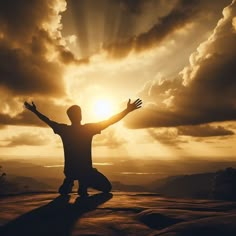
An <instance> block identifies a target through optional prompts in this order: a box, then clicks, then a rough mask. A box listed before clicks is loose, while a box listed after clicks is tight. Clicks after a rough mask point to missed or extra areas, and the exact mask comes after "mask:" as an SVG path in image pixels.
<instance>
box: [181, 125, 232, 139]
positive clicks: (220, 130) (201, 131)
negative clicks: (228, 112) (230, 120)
mask: <svg viewBox="0 0 236 236" xmlns="http://www.w3.org/2000/svg"><path fill="white" fill-rule="evenodd" d="M233 134H234V132H233V131H231V130H228V129H225V128H224V127H222V126H220V125H219V126H211V125H196V126H181V127H178V135H187V136H192V137H214V136H228V135H233Z"/></svg>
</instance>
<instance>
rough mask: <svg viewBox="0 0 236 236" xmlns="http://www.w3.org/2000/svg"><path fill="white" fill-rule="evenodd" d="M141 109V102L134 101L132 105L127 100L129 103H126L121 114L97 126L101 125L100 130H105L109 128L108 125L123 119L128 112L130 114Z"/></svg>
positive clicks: (138, 100)
mask: <svg viewBox="0 0 236 236" xmlns="http://www.w3.org/2000/svg"><path fill="white" fill-rule="evenodd" d="M141 107H142V100H140V99H136V100H135V101H134V102H133V103H131V100H130V99H129V101H128V103H127V107H126V109H125V110H123V111H122V112H120V113H118V114H116V115H114V116H112V117H111V118H109V119H108V120H104V121H101V122H99V125H101V129H105V128H107V127H108V126H110V125H112V124H114V123H116V122H118V121H120V120H121V119H123V118H124V117H125V116H126V115H127V114H129V113H130V112H132V111H134V110H136V109H139V108H141Z"/></svg>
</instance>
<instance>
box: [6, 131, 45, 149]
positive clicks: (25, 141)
mask: <svg viewBox="0 0 236 236" xmlns="http://www.w3.org/2000/svg"><path fill="white" fill-rule="evenodd" d="M4 142H6V144H5V145H4V144H2V145H1V147H16V146H23V145H27V146H42V145H46V144H48V142H49V140H47V139H45V137H41V136H40V135H39V134H33V133H21V134H18V135H14V136H11V137H9V138H7V139H5V140H4Z"/></svg>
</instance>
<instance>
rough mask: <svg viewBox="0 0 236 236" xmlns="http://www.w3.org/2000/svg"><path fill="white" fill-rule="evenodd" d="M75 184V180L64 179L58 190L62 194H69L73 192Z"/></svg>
mask: <svg viewBox="0 0 236 236" xmlns="http://www.w3.org/2000/svg"><path fill="white" fill-rule="evenodd" d="M73 186H74V184H73V182H67V181H64V182H63V184H62V185H61V187H60V188H59V189H58V192H59V193H60V194H61V195H67V194H69V193H71V192H72V188H73Z"/></svg>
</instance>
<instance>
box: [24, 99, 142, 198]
mask: <svg viewBox="0 0 236 236" xmlns="http://www.w3.org/2000/svg"><path fill="white" fill-rule="evenodd" d="M24 105H25V107H26V108H27V109H28V110H30V111H32V112H33V113H34V114H35V115H37V116H38V117H39V118H40V119H41V120H42V121H44V122H45V123H46V124H47V125H49V126H50V127H51V128H52V129H53V131H54V133H55V134H58V135H60V137H61V140H62V143H63V147H64V157H65V166H64V174H65V179H64V182H63V184H62V185H61V187H60V188H59V193H60V194H62V195H64V194H65V195H66V194H68V193H70V192H71V191H72V188H73V185H74V180H78V181H79V189H78V194H79V195H80V196H87V195H88V192H87V189H88V188H89V187H92V188H94V189H97V190H99V191H102V192H105V193H108V192H110V191H111V188H112V186H111V183H110V182H109V180H108V179H107V178H106V177H105V176H104V175H103V174H102V173H100V172H99V171H97V170H96V169H95V168H93V166H92V155H91V146H92V138H93V136H94V135H96V134H100V133H101V131H102V130H104V129H106V128H107V127H108V126H110V125H112V124H114V123H116V122H118V121H120V120H121V119H122V118H124V117H125V116H126V115H127V114H128V113H130V112H132V111H134V110H136V109H139V108H141V106H142V101H141V100H140V99H137V100H136V101H134V102H133V103H131V100H130V99H129V101H128V103H127V107H126V109H124V110H123V111H122V112H120V113H118V114H116V115H114V116H112V117H111V118H109V119H108V120H104V121H101V122H98V123H88V124H84V125H82V124H81V120H82V113H81V108H80V107H79V106H77V105H73V106H71V107H70V108H69V109H68V110H67V115H68V117H69V119H70V121H71V125H66V124H59V123H57V122H55V121H52V120H50V119H49V118H48V117H46V116H45V115H43V114H42V113H40V112H39V111H38V110H37V108H36V105H35V104H34V103H33V102H32V104H29V103H27V102H25V103H24Z"/></svg>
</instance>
